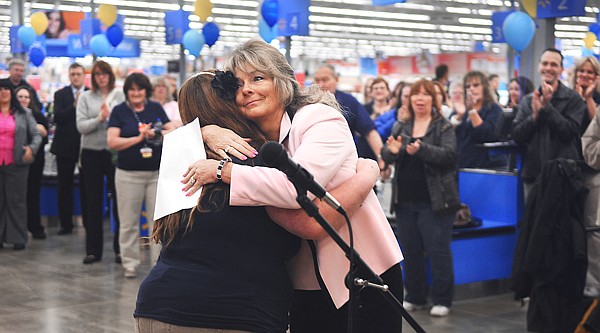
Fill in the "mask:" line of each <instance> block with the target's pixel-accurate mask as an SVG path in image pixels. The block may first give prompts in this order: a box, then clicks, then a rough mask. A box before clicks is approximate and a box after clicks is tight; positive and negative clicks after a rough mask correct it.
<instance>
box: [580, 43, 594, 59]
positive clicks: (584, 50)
mask: <svg viewBox="0 0 600 333" xmlns="http://www.w3.org/2000/svg"><path fill="white" fill-rule="evenodd" d="M593 55H594V51H592V50H590V49H588V48H587V47H585V46H582V47H581V56H582V57H587V56H593Z"/></svg>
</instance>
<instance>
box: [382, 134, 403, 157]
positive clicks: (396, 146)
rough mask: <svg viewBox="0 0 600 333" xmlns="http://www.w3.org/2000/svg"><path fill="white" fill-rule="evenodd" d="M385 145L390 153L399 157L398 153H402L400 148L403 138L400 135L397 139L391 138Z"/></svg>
mask: <svg viewBox="0 0 600 333" xmlns="http://www.w3.org/2000/svg"><path fill="white" fill-rule="evenodd" d="M385 144H386V146H387V148H388V150H389V151H390V153H392V154H393V155H398V153H399V152H400V148H402V136H400V135H398V137H397V138H394V136H390V137H389V138H388V139H387V140H386V141H385Z"/></svg>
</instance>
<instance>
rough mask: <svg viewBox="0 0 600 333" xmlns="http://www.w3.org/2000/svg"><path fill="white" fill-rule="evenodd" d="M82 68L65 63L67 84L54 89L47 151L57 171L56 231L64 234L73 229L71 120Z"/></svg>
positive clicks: (76, 139)
mask: <svg viewBox="0 0 600 333" xmlns="http://www.w3.org/2000/svg"><path fill="white" fill-rule="evenodd" d="M84 79H85V69H84V68H83V66H82V65H80V64H78V63H73V64H72V65H71V66H69V80H70V81H71V84H70V85H68V86H66V87H64V88H62V89H60V90H58V91H57V92H56V93H54V120H55V122H56V132H55V134H54V139H53V140H52V146H51V147H50V152H51V153H53V154H54V155H56V167H57V171H58V215H59V218H60V229H59V231H58V234H59V235H68V234H71V233H72V231H73V180H74V172H75V165H76V164H77V161H78V159H79V147H80V141H81V136H80V134H79V132H78V131H77V126H76V124H75V107H76V105H77V98H78V97H79V95H80V94H81V93H83V92H84V91H85V90H88V88H87V87H85V86H84V84H83V82H84ZM81 173H82V170H81V168H80V169H79V193H80V199H81V200H80V202H81V216H82V218H83V223H84V224H85V222H86V214H85V207H86V205H85V201H86V200H85V196H84V193H85V191H84V190H83V187H84V184H83V177H81Z"/></svg>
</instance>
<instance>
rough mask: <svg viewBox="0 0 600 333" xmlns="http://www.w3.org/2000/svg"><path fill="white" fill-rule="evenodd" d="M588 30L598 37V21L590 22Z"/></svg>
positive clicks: (599, 34)
mask: <svg viewBox="0 0 600 333" xmlns="http://www.w3.org/2000/svg"><path fill="white" fill-rule="evenodd" d="M589 29H590V32H591V33H593V34H594V35H596V37H597V38H598V39H600V24H598V23H590V27H589Z"/></svg>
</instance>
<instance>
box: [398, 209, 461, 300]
mask: <svg viewBox="0 0 600 333" xmlns="http://www.w3.org/2000/svg"><path fill="white" fill-rule="evenodd" d="M453 220H454V214H447V213H443V214H442V213H435V212H434V211H433V210H432V209H431V204H429V203H401V204H399V205H397V206H396V223H397V226H398V228H397V230H398V235H397V236H398V240H399V241H400V246H401V248H402V253H403V254H404V286H405V288H406V296H405V298H404V299H405V300H406V301H407V302H410V303H413V304H417V305H424V304H426V303H427V275H426V270H425V256H426V255H428V256H429V263H430V266H431V276H432V282H431V300H432V302H433V305H443V306H447V307H450V306H451V305H452V296H453V293H454V267H453V262H452V253H451V252H450V241H451V240H452V222H453Z"/></svg>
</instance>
